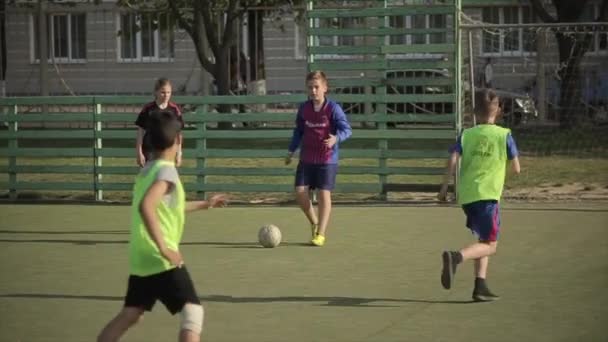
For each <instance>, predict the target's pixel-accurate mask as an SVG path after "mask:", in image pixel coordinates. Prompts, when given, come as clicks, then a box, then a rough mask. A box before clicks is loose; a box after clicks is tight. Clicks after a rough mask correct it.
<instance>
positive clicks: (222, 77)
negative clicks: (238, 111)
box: [213, 46, 232, 129]
mask: <svg viewBox="0 0 608 342" xmlns="http://www.w3.org/2000/svg"><path fill="white" fill-rule="evenodd" d="M229 50H230V48H229V47H225V46H222V47H221V48H220V53H219V56H217V58H216V61H215V70H216V73H215V74H214V75H213V77H214V78H215V82H216V86H217V95H224V96H225V95H230V71H229V70H228V69H229V67H230V64H229V58H228V55H229ZM230 110H231V106H230V105H227V104H220V105H219V106H218V107H217V111H218V112H220V113H230ZM218 128H220V129H230V128H232V125H231V124H230V122H218Z"/></svg>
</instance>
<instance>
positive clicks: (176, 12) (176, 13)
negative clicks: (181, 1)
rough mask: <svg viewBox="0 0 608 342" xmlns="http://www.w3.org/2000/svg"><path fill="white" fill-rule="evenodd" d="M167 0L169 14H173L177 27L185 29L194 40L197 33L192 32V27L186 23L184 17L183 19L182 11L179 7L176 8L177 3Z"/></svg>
mask: <svg viewBox="0 0 608 342" xmlns="http://www.w3.org/2000/svg"><path fill="white" fill-rule="evenodd" d="M167 2H168V3H169V8H170V9H171V14H173V16H174V17H175V19H177V22H178V24H179V27H181V28H182V29H184V31H186V32H187V33H188V34H189V35H190V37H192V39H193V40H195V38H197V37H196V34H197V33H196V32H194V30H193V29H192V25H190V24H188V22H187V21H186V19H184V15H183V14H182V13H180V11H179V8H177V5H176V4H175V2H174V1H167Z"/></svg>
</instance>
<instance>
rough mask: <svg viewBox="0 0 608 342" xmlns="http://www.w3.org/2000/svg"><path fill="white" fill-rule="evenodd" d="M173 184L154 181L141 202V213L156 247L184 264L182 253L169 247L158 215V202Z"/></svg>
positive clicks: (166, 257) (177, 263)
mask: <svg viewBox="0 0 608 342" xmlns="http://www.w3.org/2000/svg"><path fill="white" fill-rule="evenodd" d="M171 186H172V184H171V183H170V182H168V181H165V180H157V181H155V182H154V183H152V186H150V188H149V189H148V191H147V192H146V194H145V195H144V198H143V199H142V200H141V203H139V213H140V214H141V217H142V219H143V221H144V225H145V226H146V231H147V232H148V234H150V237H151V238H152V241H154V243H155V244H156V247H158V250H159V251H160V254H161V255H162V256H163V257H164V258H165V259H167V260H169V261H170V262H171V263H172V264H173V265H175V266H181V264H183V260H182V257H181V254H180V253H179V252H178V251H173V250H171V249H169V248H168V247H167V244H166V243H165V239H164V236H163V233H162V231H161V229H160V224H159V220H158V217H157V215H156V207H157V206H158V203H159V202H160V201H161V200H162V197H163V195H165V194H166V193H167V192H168V191H169V189H170V187H171Z"/></svg>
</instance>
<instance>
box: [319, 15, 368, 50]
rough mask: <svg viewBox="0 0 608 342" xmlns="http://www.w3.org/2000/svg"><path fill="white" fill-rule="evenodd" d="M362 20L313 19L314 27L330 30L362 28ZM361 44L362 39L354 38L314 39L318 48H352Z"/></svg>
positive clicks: (331, 37) (321, 37) (332, 37)
mask: <svg viewBox="0 0 608 342" xmlns="http://www.w3.org/2000/svg"><path fill="white" fill-rule="evenodd" d="M363 23H364V19H363V18H322V19H315V27H317V28H332V29H351V28H362V27H363ZM362 43H363V39H362V37H355V36H319V37H317V39H316V45H318V46H354V45H360V44H362Z"/></svg>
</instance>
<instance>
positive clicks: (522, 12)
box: [481, 6, 536, 56]
mask: <svg viewBox="0 0 608 342" xmlns="http://www.w3.org/2000/svg"><path fill="white" fill-rule="evenodd" d="M482 21H483V22H484V23H490V24H528V23H532V22H534V16H533V14H532V9H531V8H530V7H520V6H507V7H484V8H483V9H482ZM535 33H536V32H535V31H530V30H524V29H521V28H506V29H503V30H492V29H488V30H484V31H483V34H482V44H481V46H482V52H483V54H484V55H486V56H497V55H500V56H509V55H511V56H516V55H523V54H528V53H532V52H534V51H536V44H535V39H536V37H535Z"/></svg>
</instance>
